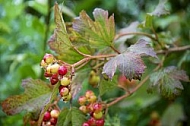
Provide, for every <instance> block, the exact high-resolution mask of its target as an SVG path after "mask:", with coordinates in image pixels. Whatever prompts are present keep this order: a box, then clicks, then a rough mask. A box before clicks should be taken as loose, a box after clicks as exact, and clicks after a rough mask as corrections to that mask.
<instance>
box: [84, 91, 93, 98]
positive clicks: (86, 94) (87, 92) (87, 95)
mask: <svg viewBox="0 0 190 126" xmlns="http://www.w3.org/2000/svg"><path fill="white" fill-rule="evenodd" d="M93 95H94V92H93V91H91V90H88V91H86V93H85V96H86V98H90V96H93Z"/></svg>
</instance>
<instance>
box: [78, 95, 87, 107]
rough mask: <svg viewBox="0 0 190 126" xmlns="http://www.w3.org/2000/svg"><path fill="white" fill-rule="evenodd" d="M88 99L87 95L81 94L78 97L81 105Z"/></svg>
mask: <svg viewBox="0 0 190 126" xmlns="http://www.w3.org/2000/svg"><path fill="white" fill-rule="evenodd" d="M86 101H87V99H86V97H85V96H81V97H79V99H78V102H79V104H80V105H84V104H85V103H86Z"/></svg>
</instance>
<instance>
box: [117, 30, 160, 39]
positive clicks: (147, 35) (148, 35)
mask: <svg viewBox="0 0 190 126" xmlns="http://www.w3.org/2000/svg"><path fill="white" fill-rule="evenodd" d="M126 35H143V36H146V37H149V38H151V39H152V40H154V41H157V39H156V38H154V37H152V35H150V34H147V33H144V32H128V33H122V34H118V35H116V37H115V38H114V40H117V39H119V38H120V37H122V36H126Z"/></svg>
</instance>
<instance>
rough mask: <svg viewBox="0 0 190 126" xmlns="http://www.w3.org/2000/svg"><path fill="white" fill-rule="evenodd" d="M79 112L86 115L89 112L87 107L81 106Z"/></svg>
mask: <svg viewBox="0 0 190 126" xmlns="http://www.w3.org/2000/svg"><path fill="white" fill-rule="evenodd" d="M79 110H81V111H82V112H83V113H85V114H86V113H87V112H88V110H87V107H86V106H85V105H82V106H80V107H79Z"/></svg>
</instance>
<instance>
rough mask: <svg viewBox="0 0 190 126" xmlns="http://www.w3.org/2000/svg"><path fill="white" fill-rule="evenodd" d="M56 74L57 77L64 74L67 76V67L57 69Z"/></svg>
mask: <svg viewBox="0 0 190 126" xmlns="http://www.w3.org/2000/svg"><path fill="white" fill-rule="evenodd" d="M58 73H59V75H61V76H64V75H65V74H67V67H65V66H60V67H59V69H58Z"/></svg>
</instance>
